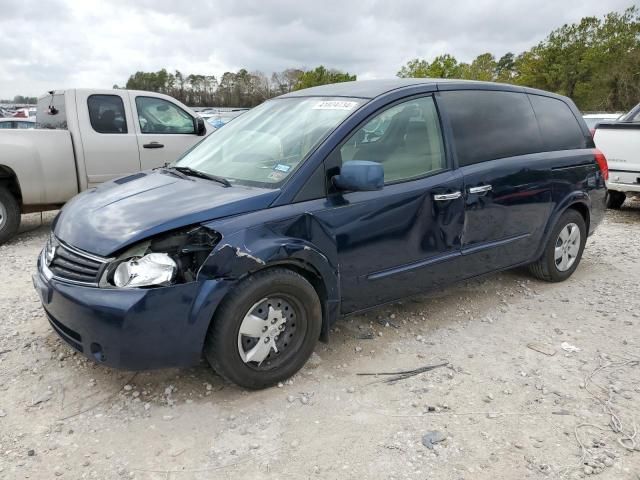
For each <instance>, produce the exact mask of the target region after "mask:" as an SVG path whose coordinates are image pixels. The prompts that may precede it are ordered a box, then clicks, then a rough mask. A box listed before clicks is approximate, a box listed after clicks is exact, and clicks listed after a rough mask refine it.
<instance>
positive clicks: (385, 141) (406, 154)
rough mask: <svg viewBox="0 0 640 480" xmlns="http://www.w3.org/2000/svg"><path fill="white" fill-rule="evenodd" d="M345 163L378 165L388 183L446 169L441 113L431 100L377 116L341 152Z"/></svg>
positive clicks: (426, 98) (401, 106) (427, 99)
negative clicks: (357, 162)
mask: <svg viewBox="0 0 640 480" xmlns="http://www.w3.org/2000/svg"><path fill="white" fill-rule="evenodd" d="M340 156H341V159H342V162H343V163H344V162H347V161H349V160H368V161H372V162H379V163H381V164H382V167H383V169H384V181H385V183H393V182H398V181H403V180H410V179H413V178H418V177H422V176H424V175H427V174H429V173H431V172H435V171H438V170H442V169H444V168H446V159H445V154H444V147H443V143H442V134H441V131H440V122H439V120H438V112H437V110H436V107H435V104H434V102H433V98H432V97H423V98H417V99H413V100H410V101H408V102H403V103H400V104H399V105H395V106H393V107H391V108H389V109H388V110H385V111H384V112H382V113H380V114H378V115H376V116H375V117H374V118H373V119H371V120H370V121H368V122H367V123H366V124H365V125H364V126H363V127H362V128H360V129H359V130H357V131H356V132H355V133H354V134H353V135H352V136H351V138H350V139H349V140H347V142H346V143H345V144H344V145H343V146H342V147H341V148H340Z"/></svg>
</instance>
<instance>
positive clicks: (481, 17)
mask: <svg viewBox="0 0 640 480" xmlns="http://www.w3.org/2000/svg"><path fill="white" fill-rule="evenodd" d="M637 1H638V0H564V1H562V2H561V1H558V0H518V1H504V0H446V1H443V0H359V1H355V0H311V1H305V0H270V1H262V0H217V1H215V0H210V1H200V0H180V1H176V0H135V1H132V0H110V1H95V0H0V98H13V96H14V95H18V94H20V95H40V94H42V93H44V92H45V91H47V90H50V89H52V88H65V87H66V88H69V87H96V88H105V87H107V88H110V87H111V86H112V85H113V84H120V85H122V84H124V83H125V82H126V80H127V78H128V77H129V75H130V74H131V73H134V72H135V71H137V70H145V71H150V70H159V69H160V68H167V69H168V70H175V69H178V70H181V71H182V72H186V73H201V74H208V75H210V74H213V75H216V76H219V75H221V74H222V73H223V72H225V71H227V70H232V71H234V70H238V69H240V68H243V67H244V68H247V69H248V70H250V71H252V70H262V71H264V72H266V73H271V72H273V71H277V70H283V69H285V68H289V67H314V66H316V65H319V64H324V65H326V66H329V67H334V68H339V69H342V70H347V71H349V72H350V73H355V74H357V75H358V78H360V79H364V78H381V77H391V76H394V75H395V73H396V72H397V71H398V69H399V68H400V67H401V66H402V65H403V64H404V63H405V62H406V61H407V60H409V59H411V58H414V57H424V58H427V59H429V58H432V57H433V56H435V55H438V54H441V53H451V54H453V55H455V56H456V57H457V58H458V60H461V61H469V60H471V59H473V58H474V57H475V56H476V55H478V54H480V53H483V52H486V51H490V52H492V53H494V54H495V55H496V56H500V55H502V54H504V53H506V52H507V51H513V52H515V53H519V52H521V51H523V50H526V49H527V48H529V47H530V46H531V45H533V44H535V43H536V42H538V41H540V40H542V39H543V38H544V37H545V36H546V35H547V34H548V33H549V32H550V31H551V30H552V29H554V28H556V27H559V26H561V25H562V24H564V23H571V22H575V21H577V20H579V19H580V18H581V17H583V16H587V15H596V16H601V15H603V14H604V13H606V12H609V11H612V10H618V11H620V10H623V9H624V8H625V7H628V6H630V5H632V4H634V3H636V2H637ZM133 4H135V6H134V5H133ZM560 5H561V6H560Z"/></svg>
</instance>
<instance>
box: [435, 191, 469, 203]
mask: <svg viewBox="0 0 640 480" xmlns="http://www.w3.org/2000/svg"><path fill="white" fill-rule="evenodd" d="M461 196H462V193H460V192H453V193H438V194H436V195H434V196H433V199H434V200H436V201H438V202H444V201H447V200H455V199H456V198H460V197H461Z"/></svg>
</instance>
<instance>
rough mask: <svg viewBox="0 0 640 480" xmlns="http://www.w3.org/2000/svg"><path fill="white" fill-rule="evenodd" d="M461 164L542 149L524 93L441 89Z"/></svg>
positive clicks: (534, 119)
mask: <svg viewBox="0 0 640 480" xmlns="http://www.w3.org/2000/svg"><path fill="white" fill-rule="evenodd" d="M439 102H441V103H442V104H443V106H444V108H445V110H446V112H447V115H448V116H449V120H450V124H451V129H452V133H453V141H454V144H455V148H456V154H457V157H458V164H459V166H461V167H463V166H465V165H472V164H474V163H480V162H484V161H488V160H495V159H498V158H505V157H515V156H517V155H526V154H528V153H534V152H538V151H540V149H541V140H540V131H539V129H538V124H537V123H536V117H535V115H534V113H533V109H532V108H531V103H530V102H529V99H528V98H527V96H526V95H525V94H524V93H517V92H501V91H492V90H460V91H450V92H442V93H441V95H440V100H439Z"/></svg>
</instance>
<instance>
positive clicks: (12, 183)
mask: <svg viewBox="0 0 640 480" xmlns="http://www.w3.org/2000/svg"><path fill="white" fill-rule="evenodd" d="M0 186H2V187H5V188H7V190H9V192H10V193H11V194H12V195H13V196H14V197H15V199H16V200H17V201H18V204H19V205H20V208H22V189H21V188H20V181H19V180H18V175H16V172H14V171H13V169H12V168H11V167H8V166H6V165H0Z"/></svg>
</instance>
